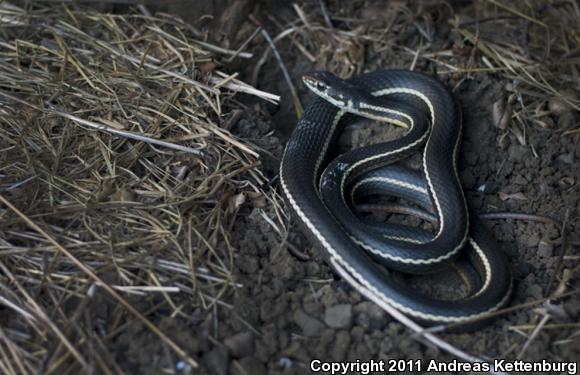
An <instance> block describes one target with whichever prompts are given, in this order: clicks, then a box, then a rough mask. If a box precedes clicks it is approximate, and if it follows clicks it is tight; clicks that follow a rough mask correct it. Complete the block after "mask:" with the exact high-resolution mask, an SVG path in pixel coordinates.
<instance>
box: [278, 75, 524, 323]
mask: <svg viewBox="0 0 580 375" xmlns="http://www.w3.org/2000/svg"><path fill="white" fill-rule="evenodd" d="M304 82H305V83H306V84H307V86H308V87H309V88H310V89H311V90H313V91H314V92H315V93H316V94H318V95H319V97H318V98H316V99H315V100H314V101H313V102H312V103H311V104H310V105H309V106H308V108H307V109H306V111H305V113H304V115H303V117H302V118H301V119H300V121H299V122H298V124H297V126H296V129H295V130H294V132H293V133H292V136H291V138H290V140H289V142H288V144H287V146H286V150H285V152H284V156H283V158H282V163H281V167H280V177H281V185H282V190H283V194H284V196H285V198H286V200H287V202H288V204H289V207H290V208H291V210H292V211H293V213H294V215H295V216H296V217H297V218H298V220H299V221H300V223H301V224H302V225H303V227H304V230H305V231H306V232H307V234H308V235H309V237H310V238H311V239H312V240H313V241H314V242H315V243H316V244H318V245H319V247H320V248H321V249H322V251H323V253H324V255H325V257H326V259H327V261H328V262H329V263H330V264H331V266H332V267H333V268H334V269H335V270H336V271H337V272H338V273H339V274H341V275H343V276H348V277H347V279H349V280H350V282H351V283H352V284H353V286H355V287H356V288H357V289H359V290H364V292H365V294H366V295H367V296H370V297H371V299H372V300H374V301H375V302H382V303H388V304H390V305H392V306H393V307H395V308H397V309H399V310H400V311H402V312H404V313H405V314H407V315H409V316H411V317H412V318H415V319H416V320H420V321H422V322H426V323H429V324H443V323H463V322H466V321H470V320H473V319H480V318H482V317H485V316H487V315H488V314H489V313H491V312H493V311H496V310H498V309H499V308H501V307H502V306H504V305H505V304H506V303H507V301H508V299H509V295H510V292H511V288H512V278H511V274H510V271H509V268H508V266H507V262H506V260H505V258H504V257H503V254H502V253H501V252H500V251H499V250H498V246H497V244H495V242H494V241H493V240H492V238H491V237H490V236H489V235H487V233H486V232H485V230H484V229H483V227H482V225H481V224H480V223H479V222H477V221H476V220H474V219H473V218H472V219H471V220H469V215H468V210H467V207H466V203H465V199H464V195H463V191H462V189H461V186H460V183H459V179H458V175H457V154H458V150H459V145H460V142H461V117H460V111H459V109H458V107H457V105H456V103H455V100H454V99H453V97H452V95H451V93H450V92H449V91H448V90H447V89H446V88H445V87H444V86H443V85H442V84H441V83H439V82H438V81H436V80H434V79H432V78H430V77H428V76H426V75H423V74H420V73H416V72H411V71H402V70H386V71H377V72H373V73H367V74H363V75H360V76H357V77H354V78H352V79H350V80H347V81H343V80H340V79H338V78H337V77H335V76H333V75H331V74H330V73H326V72H317V73H314V74H313V75H310V76H305V77H304ZM356 115H361V116H364V117H368V118H371V119H375V120H378V121H383V122H388V123H392V124H395V125H399V126H403V127H406V128H408V129H409V130H408V131H407V133H406V134H405V135H404V136H403V137H401V138H398V139H395V140H393V141H390V142H385V143H379V144H374V145H371V146H366V147H362V148H359V149H356V150H353V151H350V152H348V153H345V154H343V155H340V156H339V157H338V158H336V159H335V160H333V161H330V160H329V159H330V155H331V153H332V146H333V142H334V141H335V140H336V138H337V135H338V134H340V131H341V129H342V128H344V126H345V125H346V124H348V123H350V122H352V121H353V120H354V119H355V116H356ZM419 151H420V152H422V156H423V158H422V170H421V171H420V172H419V173H416V172H413V171H410V170H408V169H404V168H401V167H398V166H395V165H393V164H394V163H396V162H397V161H399V160H402V159H404V158H407V157H409V156H410V155H412V154H414V153H416V152H419ZM375 193H381V194H389V195H395V196H399V197H403V198H406V199H409V200H411V201H413V202H415V203H417V204H419V205H420V206H422V207H423V208H424V209H426V210H429V211H431V212H433V213H434V214H435V215H436V216H437V218H438V220H439V225H438V228H437V231H436V233H435V234H432V233H429V232H425V231H423V230H420V229H418V228H412V227H407V226H401V225H393V224H388V225H380V226H379V225H377V224H371V223H368V222H365V221H363V220H361V218H360V217H358V216H357V215H356V214H355V213H354V212H353V210H352V208H353V207H352V205H353V203H352V197H354V196H355V195H359V194H363V195H364V194H375ZM470 222H471V223H470ZM470 224H471V225H470ZM467 243H469V246H465V245H466V244H467ZM463 247H469V250H468V255H469V259H470V262H471V264H472V265H473V266H474V268H475V269H476V270H477V273H478V274H479V278H480V283H479V287H478V288H477V289H476V290H474V292H473V293H472V294H471V295H470V296H469V297H467V298H464V299H460V300H454V301H446V300H439V299H435V298H432V297H430V296H427V295H425V294H421V293H419V292H418V291H416V290H415V289H413V288H411V287H409V286H407V285H405V284H404V283H402V282H398V281H395V279H394V278H393V277H392V275H390V274H388V273H387V272H385V270H384V268H383V266H385V267H387V268H389V269H392V270H397V271H403V272H409V273H425V272H434V271H440V270H442V269H444V267H448V265H449V263H450V262H452V261H453V260H454V259H456V257H457V256H458V255H459V253H460V251H461V250H462V249H463Z"/></svg>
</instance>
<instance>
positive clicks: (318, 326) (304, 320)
mask: <svg viewBox="0 0 580 375" xmlns="http://www.w3.org/2000/svg"><path fill="white" fill-rule="evenodd" d="M294 322H295V323H296V324H298V326H299V327H300V328H301V329H302V333H303V334H304V336H319V335H320V333H321V332H322V331H323V330H324V324H323V323H322V322H321V321H320V320H318V319H316V318H313V317H311V316H310V315H307V314H306V313H305V312H304V311H302V310H300V309H298V310H296V312H294Z"/></svg>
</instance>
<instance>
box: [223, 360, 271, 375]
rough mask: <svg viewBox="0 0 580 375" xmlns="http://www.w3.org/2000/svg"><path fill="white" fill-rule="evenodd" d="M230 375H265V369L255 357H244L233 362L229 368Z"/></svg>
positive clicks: (266, 372) (266, 371)
mask: <svg viewBox="0 0 580 375" xmlns="http://www.w3.org/2000/svg"><path fill="white" fill-rule="evenodd" d="M231 374H232V375H267V374H268V370H267V369H266V367H265V366H264V365H263V364H262V362H260V361H259V360H258V359H257V358H255V357H245V358H242V359H240V360H239V361H234V362H233V363H232V368H231Z"/></svg>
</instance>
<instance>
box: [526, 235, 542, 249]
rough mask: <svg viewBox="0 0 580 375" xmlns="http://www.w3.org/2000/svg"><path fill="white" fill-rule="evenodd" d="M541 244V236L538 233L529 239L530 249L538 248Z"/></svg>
mask: <svg viewBox="0 0 580 375" xmlns="http://www.w3.org/2000/svg"><path fill="white" fill-rule="evenodd" d="M539 243H540V236H539V235H538V234H536V233H533V234H531V235H530V236H529V237H528V238H527V244H528V247H536V246H537V245H538V244H539Z"/></svg>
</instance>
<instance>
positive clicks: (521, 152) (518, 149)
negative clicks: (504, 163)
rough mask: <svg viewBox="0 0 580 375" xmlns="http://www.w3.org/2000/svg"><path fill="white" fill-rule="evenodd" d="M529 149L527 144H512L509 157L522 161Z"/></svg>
mask: <svg viewBox="0 0 580 375" xmlns="http://www.w3.org/2000/svg"><path fill="white" fill-rule="evenodd" d="M527 152H528V150H527V149H526V147H525V146H521V145H511V146H510V148H509V149H508V158H509V159H510V160H513V161H518V162H519V161H522V160H523V159H524V157H525V156H526V153H527Z"/></svg>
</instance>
